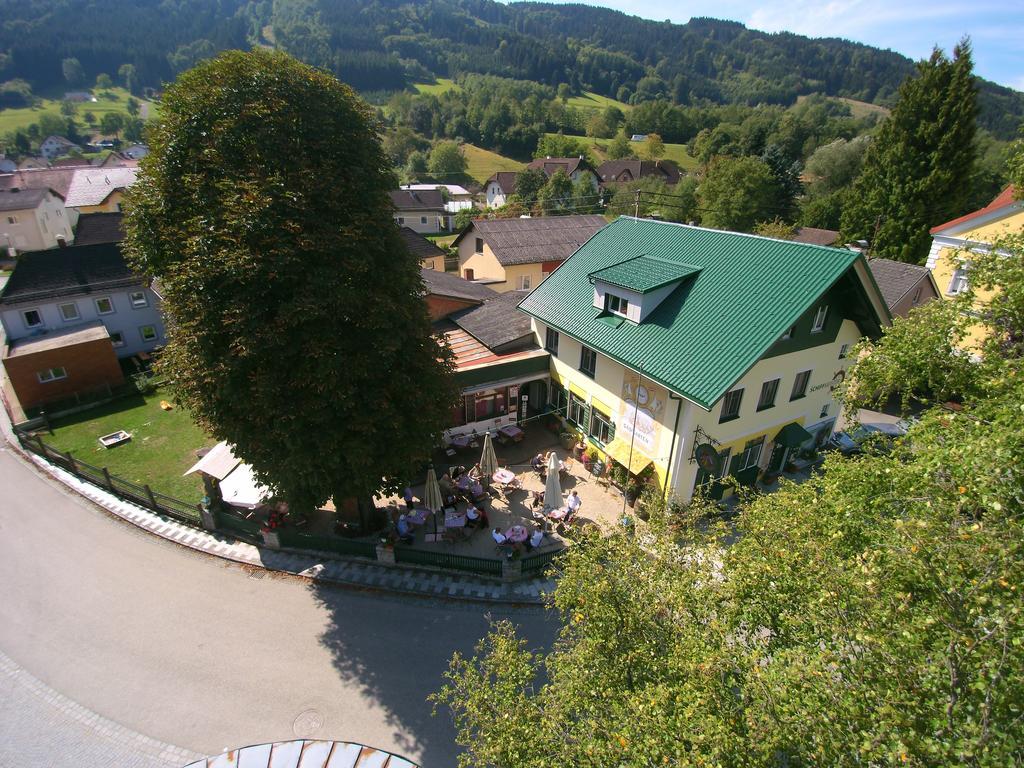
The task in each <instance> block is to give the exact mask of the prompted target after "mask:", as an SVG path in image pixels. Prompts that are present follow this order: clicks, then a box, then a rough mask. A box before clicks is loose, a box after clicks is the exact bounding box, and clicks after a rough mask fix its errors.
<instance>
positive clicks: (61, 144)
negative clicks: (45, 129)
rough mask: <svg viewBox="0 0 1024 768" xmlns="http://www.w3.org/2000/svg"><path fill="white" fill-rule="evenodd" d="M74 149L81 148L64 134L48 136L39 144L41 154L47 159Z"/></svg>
mask: <svg viewBox="0 0 1024 768" xmlns="http://www.w3.org/2000/svg"><path fill="white" fill-rule="evenodd" d="M73 149H81V147H79V146H78V145H77V144H75V142H73V141H70V140H68V139H66V138H64V137H63V136H47V137H46V138H45V139H43V141H42V142H41V143H40V145H39V154H41V155H42V156H43V157H45V158H46V159H47V160H53V158H55V157H60V156H61V155H66V154H68V152H70V151H71V150H73Z"/></svg>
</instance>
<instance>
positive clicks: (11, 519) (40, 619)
mask: <svg viewBox="0 0 1024 768" xmlns="http://www.w3.org/2000/svg"><path fill="white" fill-rule="evenodd" d="M0 585H2V589H3V598H2V600H0V651H3V652H4V653H6V654H7V655H8V656H9V657H11V658H12V659H13V660H14V661H15V662H16V663H17V664H19V665H21V666H22V667H24V668H25V669H26V670H27V671H28V672H29V673H30V674H31V675H34V676H35V677H36V678H39V679H40V680H41V681H42V682H43V683H45V684H46V685H48V686H50V687H51V688H53V689H55V690H57V691H59V692H61V693H62V694H64V695H65V696H67V697H68V698H70V699H71V700H73V701H75V702H77V703H79V704H81V705H82V706H84V707H86V708H88V709H90V710H93V711H94V712H96V713H98V714H99V715H101V716H102V717H104V718H109V719H110V720H112V721H114V722H115V723H119V724H121V725H123V726H125V727H126V728H129V729H131V730H134V731H137V732H138V733H141V734H144V735H146V736H149V737H151V738H154V739H157V740H159V741H162V742H167V743H169V744H174V745H177V746H179V747H183V748H185V749H189V750H194V751H197V752H202V753H207V754H212V753H216V752H219V751H221V750H222V749H223V748H225V747H228V746H240V745H244V744H249V743H255V742H265V741H270V740H275V739H287V738H294V737H295V736H314V735H315V736H319V737H323V738H331V739H339V740H350V741H359V742H363V743H366V744H371V745H373V746H377V747H380V748H382V749H387V750H391V751H394V752H397V753H399V754H405V755H407V756H408V757H410V758H411V759H413V760H417V761H419V762H421V763H422V764H423V765H424V766H426V768H434V766H451V765H453V764H454V762H455V760H454V756H455V754H456V753H457V747H456V746H455V745H454V742H453V732H452V728H451V724H450V721H449V719H448V718H447V717H446V716H438V717H432V716H431V707H430V705H428V704H427V703H426V702H425V697H426V695H427V694H428V693H430V692H431V691H433V690H436V689H437V687H438V686H439V685H440V683H441V679H442V678H441V675H442V673H443V671H444V669H445V668H446V666H447V659H448V658H449V657H450V655H451V653H452V651H453V650H459V651H462V652H469V651H470V650H471V649H472V646H473V645H474V643H475V642H476V640H477V639H478V638H479V637H480V636H481V635H482V634H483V633H484V631H485V630H486V627H487V621H488V619H487V615H488V614H489V615H490V616H492V617H493V618H505V617H510V618H512V619H513V621H515V622H516V623H517V624H519V625H520V626H521V628H522V630H523V632H524V634H525V635H526V637H527V638H528V639H529V641H530V643H531V644H532V645H539V644H547V643H549V642H550V641H551V639H552V638H553V636H554V633H555V630H556V625H555V620H554V617H553V616H552V615H551V614H550V613H549V612H545V611H543V609H540V608H523V609H514V608H506V607H496V606H490V607H479V606H472V605H467V604H457V603H444V602H438V601H423V600H418V599H414V598H398V597H391V596H384V595H373V594H365V593H359V592H352V591H347V590H343V589H339V588H335V587H329V586H323V585H315V584H310V583H308V582H306V581H304V580H301V579H298V578H295V577H291V576H275V575H273V574H269V573H266V572H264V571H252V569H245V568H242V567H240V566H238V565H234V564H229V563H226V562H224V561H221V560H217V559H214V558H211V557H208V556H206V555H201V554H197V553H192V552H190V551H188V550H185V549H182V548H180V547H178V546H176V545H173V544H169V543H167V542H164V541H162V540H159V539H154V538H152V537H150V536H149V535H148V534H143V533H141V532H139V531H138V530H137V529H135V528H133V527H131V526H129V525H127V524H124V523H121V522H119V521H115V520H113V519H112V518H110V517H109V516H107V515H106V513H104V512H102V511H100V510H98V509H96V508H94V507H91V506H90V505H88V504H87V503H86V502H84V501H83V500H81V499H80V498H78V497H76V496H72V495H71V494H70V493H69V492H67V491H66V490H65V489H63V488H61V487H58V486H55V485H53V484H52V483H51V481H49V480H48V479H44V478H43V477H42V476H41V475H39V474H38V473H37V471H36V470H35V469H34V468H32V467H30V466H28V465H26V464H25V463H24V462H23V461H22V460H21V459H20V458H19V457H17V456H15V455H14V454H13V453H12V452H11V451H10V449H9V448H7V447H6V445H4V446H3V448H0ZM0 715H2V711H0ZM26 738H28V737H27V736H26ZM67 738H68V739H72V740H74V738H76V737H75V736H74V735H67ZM72 764H73V765H75V766H76V768H77V766H79V765H82V764H84V763H78V762H73V763H72V762H69V763H68V765H72Z"/></svg>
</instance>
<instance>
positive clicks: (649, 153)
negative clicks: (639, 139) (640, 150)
mask: <svg viewBox="0 0 1024 768" xmlns="http://www.w3.org/2000/svg"><path fill="white" fill-rule="evenodd" d="M664 154H665V142H663V141H662V140H661V136H659V135H658V134H656V133H649V134H647V140H646V141H644V157H646V158H647V159H648V160H657V159H658V158H660V157H662V156H663V155H664Z"/></svg>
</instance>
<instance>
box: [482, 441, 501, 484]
mask: <svg viewBox="0 0 1024 768" xmlns="http://www.w3.org/2000/svg"><path fill="white" fill-rule="evenodd" d="M497 471H498V457H497V456H495V455H494V442H493V441H492V440H491V433H490V432H488V433H486V434H485V435H484V451H483V453H482V454H481V455H480V472H481V473H482V474H483V481H484V485H486V486H490V484H491V475H493V474H494V473H495V472H497Z"/></svg>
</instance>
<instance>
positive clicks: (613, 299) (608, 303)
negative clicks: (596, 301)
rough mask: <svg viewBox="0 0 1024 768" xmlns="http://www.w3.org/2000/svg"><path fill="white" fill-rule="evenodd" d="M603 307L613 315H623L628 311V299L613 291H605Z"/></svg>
mask: <svg viewBox="0 0 1024 768" xmlns="http://www.w3.org/2000/svg"><path fill="white" fill-rule="evenodd" d="M604 307H605V309H606V310H607V311H609V312H611V313H612V314H613V315H618V316H619V317H625V316H626V314H627V313H628V312H629V299H625V298H623V297H622V296H618V295H616V294H614V293H606V294H605V295H604Z"/></svg>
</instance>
